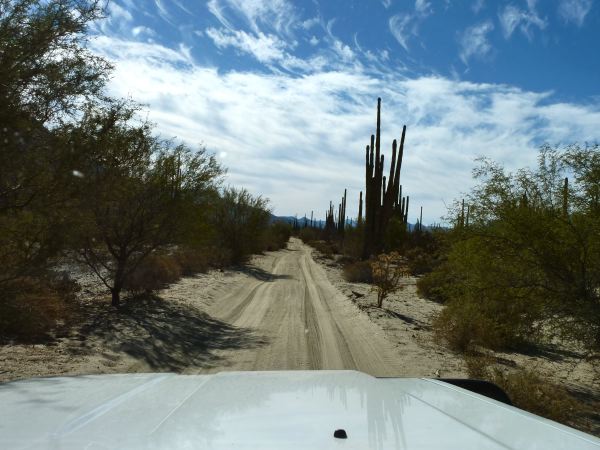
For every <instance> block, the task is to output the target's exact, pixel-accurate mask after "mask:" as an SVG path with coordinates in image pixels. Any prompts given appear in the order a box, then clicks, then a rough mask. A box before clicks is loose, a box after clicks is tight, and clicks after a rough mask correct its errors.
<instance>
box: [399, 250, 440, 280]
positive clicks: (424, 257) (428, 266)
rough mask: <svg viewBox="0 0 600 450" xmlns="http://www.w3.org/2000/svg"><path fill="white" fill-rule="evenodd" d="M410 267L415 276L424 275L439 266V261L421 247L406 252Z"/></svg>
mask: <svg viewBox="0 0 600 450" xmlns="http://www.w3.org/2000/svg"><path fill="white" fill-rule="evenodd" d="M406 258H407V259H408V267H409V269H410V273H412V274H413V275H423V274H426V273H429V272H431V271H432V270H433V269H435V268H436V267H437V266H438V265H439V262H438V259H437V258H436V257H435V255H433V254H432V253H431V251H429V250H428V249H424V248H421V247H415V248H412V249H410V250H408V251H407V252H406Z"/></svg>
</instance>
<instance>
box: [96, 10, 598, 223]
mask: <svg viewBox="0 0 600 450" xmlns="http://www.w3.org/2000/svg"><path fill="white" fill-rule="evenodd" d="M107 13H108V17H107V18H106V19H105V20H103V21H101V22H99V23H97V24H96V25H95V26H94V29H93V37H92V39H91V40H90V43H89V46H90V48H91V49H92V50H93V51H94V52H97V53H99V54H101V55H103V56H105V57H107V58H108V59H110V60H111V61H112V62H113V63H114V65H115V72H114V74H113V77H112V80H111V82H110V85H109V89H110V92H111V93H112V94H113V95H117V96H122V97H125V96H128V97H131V98H133V99H134V100H137V101H138V102H141V103H143V104H145V105H147V110H148V117H149V118H150V120H152V121H153V122H155V123H156V124H157V129H158V130H159V132H160V133H161V134H162V135H164V136H165V137H170V136H177V138H178V139H181V140H184V141H185V142H187V143H188V144H190V145H192V146H196V145H198V144H202V145H205V146H206V147H207V148H208V149H209V150H210V151H212V152H214V153H215V154H216V155H217V157H218V158H219V160H220V161H221V162H222V163H223V164H224V165H225V166H226V167H227V168H228V171H229V172H228V175H227V183H229V184H232V185H236V186H243V187H246V188H248V189H249V190H250V191H251V192H252V193H254V194H262V195H263V196H265V197H268V198H269V199H270V200H271V204H272V206H273V208H274V212H275V213H276V214H278V215H293V214H296V213H297V214H298V215H299V216H302V215H304V213H305V212H307V213H308V214H310V211H311V210H314V211H315V213H316V214H317V216H319V217H320V216H323V215H324V211H325V209H326V208H327V206H328V204H329V200H334V202H336V203H337V202H338V201H339V197H340V196H341V194H342V193H343V190H344V188H348V195H349V201H348V213H349V214H350V215H355V214H356V212H357V208H358V193H359V191H360V190H361V189H363V183H364V148H365V145H366V144H367V143H368V141H369V136H370V134H371V133H372V132H374V127H375V105H376V100H377V97H378V96H379V97H381V98H382V102H383V107H382V148H383V150H384V152H385V153H387V154H389V153H390V152H391V141H392V139H394V138H398V137H399V135H400V133H401V130H402V125H404V124H406V125H407V127H408V130H407V138H406V145H405V158H404V163H403V168H402V175H401V179H402V184H403V189H404V192H407V193H408V194H409V195H410V196H411V206H412V211H411V212H410V214H409V220H410V221H411V222H413V221H414V220H415V219H416V217H417V214H418V207H419V206H423V207H424V221H425V222H426V223H431V222H438V221H439V220H440V216H442V215H443V214H444V213H445V205H446V204H449V203H450V202H452V200H453V199H455V198H459V197H460V196H461V193H463V192H465V191H467V190H468V189H469V187H470V186H471V184H472V180H471V170H472V168H473V167H474V162H473V161H474V159H475V158H476V157H478V156H482V155H484V156H489V157H491V158H493V159H496V160H498V161H500V162H502V163H504V164H505V165H506V166H507V167H508V168H509V169H516V168H519V167H523V166H527V165H532V164H534V163H535V159H536V155H537V148H538V147H539V146H540V145H541V144H542V143H549V144H551V145H566V144H569V143H575V142H578V143H585V142H592V143H593V142H598V140H599V135H600V132H599V128H600V127H599V125H600V58H599V57H598V54H600V3H599V2H598V0H539V1H535V0H513V1H491V0H473V1H466V0H463V1H458V0H440V1H426V0H416V1H415V0H411V1H408V0H365V1H349V0H347V1H331V0H312V1H296V2H292V1H288V0H209V1H189V0H171V1H168V0H153V1H143V2H140V1H134V0H112V1H110V3H109V4H108V7H107ZM388 160H389V156H388Z"/></svg>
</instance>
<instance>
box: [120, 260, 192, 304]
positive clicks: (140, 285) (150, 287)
mask: <svg viewBox="0 0 600 450" xmlns="http://www.w3.org/2000/svg"><path fill="white" fill-rule="evenodd" d="M181 275H182V269H181V266H180V265H179V264H178V262H177V259H176V258H175V257H173V256H168V255H158V254H155V255H149V256H148V257H147V258H146V259H144V260H143V261H142V262H141V263H140V264H139V265H138V266H137V267H136V269H135V270H134V271H133V273H131V275H130V276H129V277H128V278H127V280H126V283H125V286H124V288H125V290H127V291H129V292H132V293H134V294H142V293H151V292H156V291H158V290H160V289H163V288H165V287H166V286H168V285H169V284H171V283H175V282H176V281H177V280H179V279H180V278H181Z"/></svg>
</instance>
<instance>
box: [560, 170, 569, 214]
mask: <svg viewBox="0 0 600 450" xmlns="http://www.w3.org/2000/svg"><path fill="white" fill-rule="evenodd" d="M562 195H563V207H562V209H563V210H562V213H563V216H564V217H568V216H569V178H566V177H565V184H564V186H563V192H562Z"/></svg>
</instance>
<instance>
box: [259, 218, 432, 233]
mask: <svg viewBox="0 0 600 450" xmlns="http://www.w3.org/2000/svg"><path fill="white" fill-rule="evenodd" d="M295 219H296V217H294V216H276V215H274V214H271V219H270V223H275V222H285V223H289V224H290V225H293V224H294V220H295ZM297 219H298V225H300V226H301V227H303V226H304V220H305V219H304V216H302V217H298V218H297ZM306 222H307V224H309V225H310V218H309V217H308V218H306ZM313 225H315V226H319V227H321V228H322V227H324V226H325V221H324V220H316V219H314V220H313ZM415 227H416V224H415V223H409V224H408V230H409V231H413V230H414V229H415ZM433 229H434V227H433V226H430V225H423V230H427V231H431V230H433Z"/></svg>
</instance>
